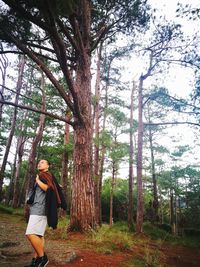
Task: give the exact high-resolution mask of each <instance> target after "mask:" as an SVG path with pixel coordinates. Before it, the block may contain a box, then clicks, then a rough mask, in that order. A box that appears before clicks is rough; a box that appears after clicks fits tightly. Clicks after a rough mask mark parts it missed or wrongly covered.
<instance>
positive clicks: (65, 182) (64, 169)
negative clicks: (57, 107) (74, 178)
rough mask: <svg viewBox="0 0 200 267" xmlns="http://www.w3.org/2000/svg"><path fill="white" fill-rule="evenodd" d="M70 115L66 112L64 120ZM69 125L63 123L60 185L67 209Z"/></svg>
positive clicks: (68, 194) (68, 199)
mask: <svg viewBox="0 0 200 267" xmlns="http://www.w3.org/2000/svg"><path fill="white" fill-rule="evenodd" d="M70 117H71V114H70V112H69V110H67V112H66V119H70ZM69 129H70V125H69V124H68V123H65V133H64V146H65V148H64V151H63V156H62V173H61V179H62V185H63V192H64V195H65V196H66V201H67V207H69V204H70V190H69V177H68V162H69V152H68V151H67V148H66V145H67V144H69V138H70V133H69Z"/></svg>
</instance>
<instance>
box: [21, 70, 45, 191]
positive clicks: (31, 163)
mask: <svg viewBox="0 0 200 267" xmlns="http://www.w3.org/2000/svg"><path fill="white" fill-rule="evenodd" d="M41 75H42V77H41V91H42V110H43V111H45V110H46V99H45V92H44V83H45V81H44V75H43V73H42V74H41ZM45 117H46V116H45V115H44V114H40V118H39V124H38V127H37V129H36V134H35V137H34V139H33V143H32V146H31V151H30V155H29V159H28V170H27V173H26V179H25V180H26V181H27V182H28V183H27V186H26V191H27V192H28V191H29V190H30V188H32V187H33V185H34V183H35V168H36V156H37V148H38V144H39V143H40V141H41V139H42V136H43V131H44V125H45Z"/></svg>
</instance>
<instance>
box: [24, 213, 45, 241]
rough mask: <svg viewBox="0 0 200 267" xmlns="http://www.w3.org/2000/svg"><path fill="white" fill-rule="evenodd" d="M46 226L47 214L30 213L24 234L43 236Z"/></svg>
mask: <svg viewBox="0 0 200 267" xmlns="http://www.w3.org/2000/svg"><path fill="white" fill-rule="evenodd" d="M46 226H47V216H41V215H30V217H29V221H28V225H27V228H26V235H39V236H44V232H45V229H46Z"/></svg>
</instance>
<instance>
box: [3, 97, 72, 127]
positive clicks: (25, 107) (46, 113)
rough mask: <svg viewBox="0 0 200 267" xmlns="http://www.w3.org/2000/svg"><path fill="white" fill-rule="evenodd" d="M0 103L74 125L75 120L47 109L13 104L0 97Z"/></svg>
mask: <svg viewBox="0 0 200 267" xmlns="http://www.w3.org/2000/svg"><path fill="white" fill-rule="evenodd" d="M0 103H1V104H3V105H9V106H13V107H17V108H21V109H25V110H30V111H33V112H36V113H39V114H44V115H46V116H48V117H50V118H53V119H56V120H59V121H63V122H66V123H68V124H70V125H71V126H73V127H74V125H75V122H72V121H70V120H67V119H66V118H63V117H60V116H58V115H55V114H52V113H50V112H48V111H43V110H38V109H36V108H33V107H30V106H24V105H20V104H15V103H13V102H9V101H3V100H1V99H0Z"/></svg>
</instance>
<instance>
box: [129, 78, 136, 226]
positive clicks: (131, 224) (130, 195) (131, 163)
mask: <svg viewBox="0 0 200 267" xmlns="http://www.w3.org/2000/svg"><path fill="white" fill-rule="evenodd" d="M134 91H135V82H134V81H133V88H132V90H131V106H130V151H129V194H128V227H129V231H131V230H132V229H133V155H134V148H133V96H134Z"/></svg>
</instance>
